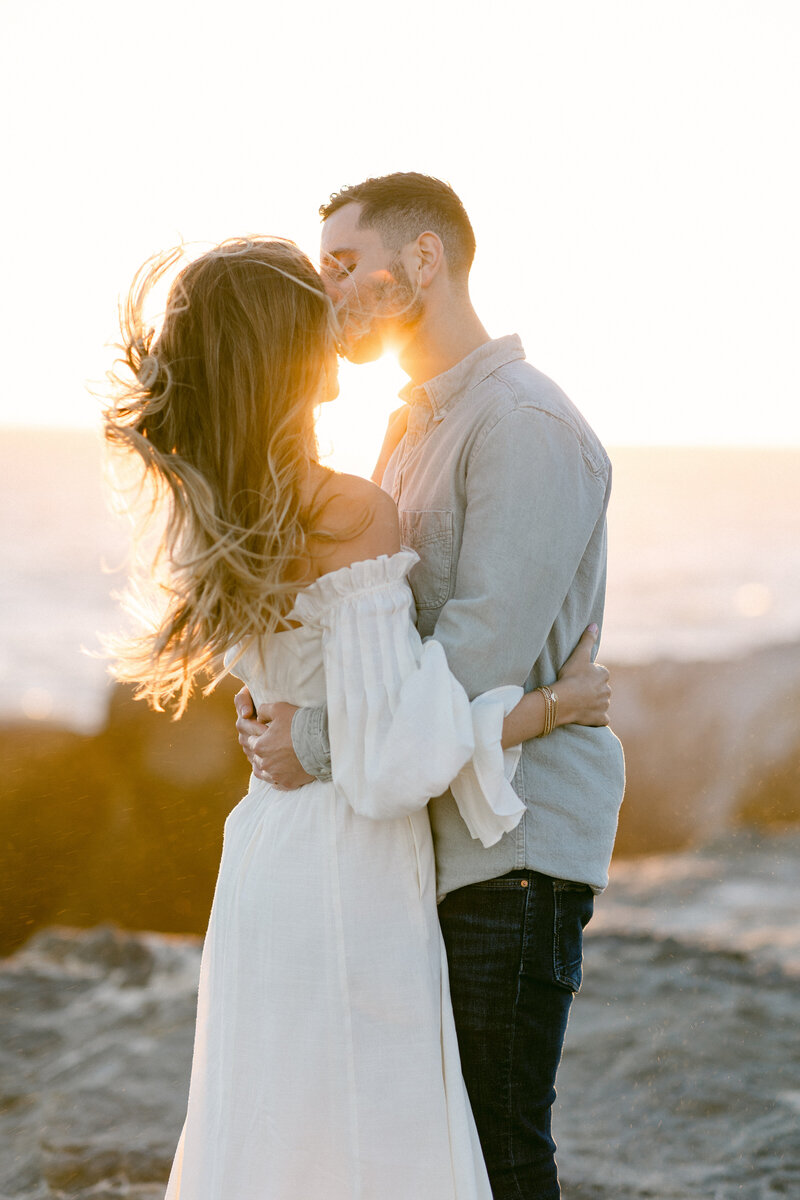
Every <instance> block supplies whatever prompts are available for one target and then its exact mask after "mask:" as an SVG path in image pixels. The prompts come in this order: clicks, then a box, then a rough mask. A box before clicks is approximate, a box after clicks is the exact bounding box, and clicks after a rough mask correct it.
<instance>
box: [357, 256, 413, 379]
mask: <svg viewBox="0 0 800 1200" xmlns="http://www.w3.org/2000/svg"><path fill="white" fill-rule="evenodd" d="M383 275H384V277H383V278H379V279H376V280H375V281H374V282H373V283H372V284H371V286H370V287H369V288H366V287H362V288H361V290H360V292H355V291H354V292H353V293H352V294H351V295H350V296H349V297H348V298H347V299H346V300H344V301H343V302H342V304H341V305H340V307H339V310H338V315H339V321H340V324H341V328H342V338H341V346H342V353H343V354H344V357H345V358H347V359H349V361H350V362H353V363H366V362H374V361H375V360H376V359H378V358H380V356H381V355H382V354H383V353H384V351H386V350H389V349H392V348H394V347H395V346H396V344H397V343H398V342H404V341H406V340H407V337H408V334H409V333H410V332H411V331H412V330H413V329H414V327H415V326H417V325H419V322H420V320H421V318H422V312H423V303H422V296H421V294H420V290H419V288H415V287H414V286H413V285H412V283H411V280H410V279H409V277H408V273H407V271H406V269H405V267H404V266H403V264H402V262H401V261H400V258H399V257H397V258H395V259H394V260H393V261H392V262H391V263H390V265H389V267H388V269H387V270H386V271H385V272H384V273H383Z"/></svg>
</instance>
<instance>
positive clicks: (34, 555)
mask: <svg viewBox="0 0 800 1200" xmlns="http://www.w3.org/2000/svg"><path fill="white" fill-rule="evenodd" d="M611 457H612V461H613V463H614V493H613V499H612V507H611V511H610V515H609V576H608V598H607V605H606V619H605V627H604V631H603V643H602V652H601V658H602V659H603V660H604V661H606V662H608V663H611V664H613V663H614V662H622V661H624V662H642V663H646V662H649V661H652V660H654V659H660V658H673V659H684V660H688V659H719V658H728V657H732V656H736V655H738V654H741V653H742V652H744V651H746V650H748V649H751V648H753V647H756V646H759V645H765V644H769V643H773V642H786V641H794V640H797V639H798V638H800V450H760V449H759V450H739V449H711V450H709V449H666V448H642V449H635V448H624V449H618V450H612V451H611ZM128 542H129V526H128V525H127V523H126V522H125V521H124V520H122V519H120V518H119V517H114V516H112V515H111V513H110V511H109V508H108V505H107V501H106V498H105V494H104V484H103V476H102V469H101V450H100V446H99V442H98V440H97V438H96V437H94V436H93V435H92V434H89V433H83V432H63V431H60V432H57V433H49V432H28V431H19V430H13V431H11V430H4V431H2V433H1V434H0V554H1V555H2V563H3V571H2V578H3V583H2V589H1V590H0V719H3V720H9V719H14V718H19V717H23V716H25V717H29V718H38V719H46V720H48V721H54V722H56V723H58V724H60V725H64V726H66V727H68V728H72V729H76V730H84V731H87V732H88V731H91V730H94V729H96V728H98V727H99V726H100V725H102V722H103V719H104V715H105V711H106V705H107V702H108V686H109V685H108V682H107V679H106V675H105V668H104V665H103V663H102V662H101V661H99V660H97V659H95V658H92V657H90V653H91V652H92V651H94V652H96V651H97V650H98V649H99V643H98V639H97V633H98V630H101V631H112V630H114V629H115V628H118V627H119V625H120V617H119V614H118V611H117V608H116V605H115V601H114V600H113V598H112V592H113V591H114V590H115V589H119V588H120V587H121V586H122V583H123V582H124V563H125V559H126V554H127V547H128ZM87 652H89V653H87Z"/></svg>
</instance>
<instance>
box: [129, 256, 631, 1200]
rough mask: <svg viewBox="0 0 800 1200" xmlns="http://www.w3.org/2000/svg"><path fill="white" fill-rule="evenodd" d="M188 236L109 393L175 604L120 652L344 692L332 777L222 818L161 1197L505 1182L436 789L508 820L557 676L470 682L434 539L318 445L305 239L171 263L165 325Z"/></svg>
mask: <svg viewBox="0 0 800 1200" xmlns="http://www.w3.org/2000/svg"><path fill="white" fill-rule="evenodd" d="M175 258H176V256H175V255H168V256H166V257H163V258H161V259H159V260H156V261H155V262H154V263H151V264H150V265H148V267H146V268H145V269H144V271H143V273H142V275H141V276H140V277H139V279H138V280H137V281H136V283H135V284H134V288H133V289H132V292H131V297H130V299H129V301H128V305H127V307H126V310H125V314H124V321H123V337H124V358H125V362H126V364H127V366H128V368H129V369H130V371H131V373H132V377H133V382H128V383H123V384H121V385H120V392H119V395H118V397H117V399H116V401H115V402H114V404H113V405H112V406H111V407H110V408H109V409H108V410H107V412H106V436H107V438H108V439H109V441H110V442H111V443H112V444H113V445H116V446H119V447H122V448H123V449H125V450H126V451H130V452H134V453H136V454H138V455H139V456H140V458H141V459H142V460H143V462H144V465H145V467H146V470H147V473H148V475H149V477H150V479H151V480H152V482H153V483H154V484H155V486H156V496H157V497H158V496H160V495H163V494H165V498H166V500H167V502H168V503H167V518H166V525H165V527H164V533H163V536H162V538H161V540H160V544H159V554H158V556H157V558H158V563H157V569H156V571H155V572H154V573H153V574H152V575H151V578H156V579H158V581H159V586H160V589H161V596H162V608H161V611H158V612H157V613H156V616H155V619H154V621H153V623H152V625H151V627H150V628H149V629H148V630H146V631H145V632H144V633H143V634H142V635H141V636H139V637H138V638H136V639H132V640H129V641H127V642H126V643H124V644H121V645H119V646H118V647H117V661H116V673H117V675H118V677H119V678H120V679H125V680H128V681H134V682H136V683H137V684H138V687H139V694H140V695H142V696H146V697H147V698H148V699H149V700H150V702H151V703H152V704H154V705H155V706H160V705H161V704H162V703H163V702H165V701H172V702H174V703H175V705H176V708H177V713H178V715H179V714H180V712H182V710H183V707H184V706H185V703H186V700H187V698H188V695H189V693H190V691H191V688H192V685H193V683H194V681H195V680H196V678H197V677H198V675H199V674H201V673H205V674H206V675H209V676H210V678H211V683H212V685H213V683H214V682H215V681H216V679H218V678H219V677H220V675H221V674H222V673H224V668H223V667H222V666H221V660H222V657H223V655H225V654H226V653H227V663H228V667H229V669H231V670H234V671H235V673H236V674H237V675H239V676H240V677H241V678H242V679H244V681H245V682H246V684H247V686H248V687H249V689H250V692H251V694H252V696H253V699H254V700H255V702H256V704H259V703H262V702H266V701H269V700H272V699H279V698H280V699H284V700H290V701H291V702H292V703H294V704H298V705H305V704H310V705H316V704H320V703H322V702H324V701H327V704H328V709H329V724H330V739H331V755H332V762H333V775H334V780H333V782H332V783H324V782H319V781H316V780H315V781H314V782H312V783H309V784H308V785H307V786H305V787H303V788H301V789H299V790H298V791H295V792H291V793H289V792H283V791H278V790H277V789H275V788H273V787H271V786H270V785H269V784H268V783H266V782H264V781H261V780H258V779H256V778H255V777H254V778H252V779H251V784H250V790H249V791H248V794H247V796H245V798H244V799H243V800H242V801H241V803H240V804H238V805H237V806H236V808H235V809H234V810H233V811H232V812H231V814H230V815H229V817H228V819H227V821H226V824H225V838H224V846H223V853H222V861H221V864H220V872H219V878H218V881H217V888H216V893H215V897H214V903H213V907H212V912H211V917H210V921H209V929H208V934H207V936H206V941H205V945H204V949H203V958H202V965H201V974H200V988H199V997H198V1016H197V1030H196V1040H195V1052H194V1060H193V1065H192V1077H191V1084H190V1092H189V1103H188V1109H187V1117H186V1123H185V1126H184V1130H183V1133H182V1135H181V1139H180V1143H179V1146H178V1151H177V1153H176V1156H175V1161H174V1164H173V1169H172V1174H171V1177H170V1182H169V1186H168V1190H167V1197H168V1200H299V1197H306V1196H309V1197H310V1196H314V1197H324V1198H325V1200H345V1198H347V1200H351V1198H353V1200H355V1198H357V1197H358V1198H360V1200H378V1198H379V1200H410V1198H411V1197H413V1198H414V1200H490V1196H491V1192H490V1189H489V1184H488V1180H487V1177H486V1172H485V1168H484V1165H483V1160H482V1157H481V1153H480V1147H479V1144H478V1140H477V1135H476V1132H475V1127H474V1123H473V1121H472V1116H471V1113H470V1110H469V1104H468V1101H467V1098H466V1093H465V1089H464V1085H463V1081H462V1079H461V1074H460V1066H459V1061H458V1050H457V1045H456V1039H455V1030H454V1027H453V1018H452V1011H451V1009H450V1004H449V996H448V991H447V971H446V964H445V962H444V956H443V950H442V943H441V937H440V934H439V928H438V922H437V918H436V903H435V884H434V863H433V851H432V844H431V837H430V829H429V826H428V820H427V813H426V809H425V805H426V802H427V799H428V797H429V796H430V795H433V794H438V793H440V792H442V791H443V790H444V789H445V788H446V787H447V786H448V784H451V787H452V790H453V793H454V795H455V797H456V801H457V803H458V805H459V808H460V811H461V814H462V816H463V818H464V820H465V821H466V823H467V825H468V827H469V829H470V831H471V833H472V834H473V836H474V837H480V838H481V840H482V841H483V842H484V844H485V845H491V844H492V843H493V842H494V841H496V840H498V839H499V837H501V836H502V834H503V833H504V832H506V831H507V830H509V829H511V828H513V827H514V826H515V825H516V824H517V822H518V821H519V818H520V816H521V813H522V811H523V807H522V805H521V803H520V801H519V800H518V798H517V796H516V795H515V793H514V791H513V789H512V788H511V786H510V784H509V782H508V780H509V778H510V776H511V775H512V774H513V770H514V766H515V759H516V755H515V753H514V752H513V750H507V751H505V752H504V750H503V746H514V745H516V744H518V743H519V742H520V741H521V740H522V739H524V738H526V737H532V736H539V735H541V734H542V733H544V732H545V730H546V729H547V728H548V727H549V724H550V723H551V722H552V718H553V716H554V713H553V707H552V701H551V700H550V699H549V698H548V697H547V696H546V695H544V694H543V693H542V691H539V692H538V693H532V694H530V695H528V696H525V697H521V689H520V688H501V689H497V690H496V691H494V692H490V693H487V694H486V695H485V696H481V697H478V698H477V700H475V701H474V702H473V704H472V705H470V703H469V701H468V699H467V697H466V694H465V693H464V691H463V689H462V688H461V687H460V685H459V684H458V683H457V681H456V680H455V679H454V678H453V677H452V676H451V675H450V673H449V671H448V669H447V664H446V662H445V659H444V655H443V651H442V649H441V647H440V646H439V645H438V644H437V643H436V642H428V643H426V645H425V646H423V645H422V644H421V642H420V639H419V636H418V634H417V633H416V630H415V628H414V626H413V624H412V621H411V619H410V609H411V593H410V590H409V588H408V584H407V583H406V575H407V572H408V570H409V569H410V567H411V566H412V565H413V563H414V562H415V561H416V555H414V554H413V553H412V552H410V551H404V550H402V548H401V545H400V540H399V533H398V520H397V513H396V510H395V507H394V505H393V503H392V501H391V500H390V498H389V497H388V496H387V495H385V494H384V493H383V492H381V491H380V489H379V488H377V487H376V486H375V485H374V484H372V483H369V482H367V481H365V480H362V479H358V478H356V477H353V476H342V475H336V474H335V473H333V472H331V471H329V470H326V469H324V468H323V467H321V466H320V464H319V462H318V460H317V453H316V446H315V442H314V429H313V412H314V408H315V406H316V405H317V404H318V403H319V402H320V401H322V400H324V399H328V398H331V397H332V395H333V394H335V378H336V345H335V340H334V334H333V331H332V322H331V316H330V306H329V303H328V301H327V299H326V297H325V293H324V290H323V288H322V284H321V281H320V279H319V277H318V276H317V274H316V273H315V272H314V270H313V268H312V267H311V264H310V263H309V262H308V260H307V259H306V258H305V257H304V256H303V255H302V254H301V253H300V252H299V251H298V250H297V248H296V247H294V246H293V245H292V244H291V243H288V242H284V241H279V240H276V239H255V240H251V241H231V242H227V243H224V244H223V245H221V246H219V247H217V248H216V249H215V250H213V251H211V252H209V253H208V254H205V255H203V256H202V257H201V258H199V259H197V260H196V261H194V262H192V263H190V264H189V265H188V266H187V267H185V268H184V270H183V271H182V272H181V274H180V275H179V276H178V278H177V280H176V281H175V283H174V284H173V286H172V288H171V291H170V295H169V299H168V302H167V309H166V315H165V318H164V323H163V327H162V329H161V331H160V333H159V336H158V338H157V339H155V337H154V335H153V332H152V331H151V330H148V329H146V328H145V325H144V321H143V306H144V303H145V301H146V299H147V296H148V294H149V292H150V291H151V289H152V287H153V285H154V284H155V283H157V282H158V281H159V280H160V279H161V277H162V276H163V275H164V273H165V272H166V271H167V270H168V269H169V268H170V267H171V266H172V265H173V263H174V262H175ZM592 641H593V636H592V635H591V634H587V635H585V637H584V639H582V644H581V646H580V647H579V651H577V652H576V654H575V655H573V657H572V658H571V659H570V660H569V662H568V663H567V664H566V666H565V669H564V671H563V672H562V673H561V675H560V676H559V686H558V700H559V704H558V720H559V723H567V722H569V721H580V722H583V723H587V724H588V723H593V724H604V723H605V721H606V710H607V696H608V688H607V686H606V673H605V672H604V670H603V669H602V668H596V667H592V666H591V664H590V662H589V651H590V648H591V643H592ZM451 781H452V783H451Z"/></svg>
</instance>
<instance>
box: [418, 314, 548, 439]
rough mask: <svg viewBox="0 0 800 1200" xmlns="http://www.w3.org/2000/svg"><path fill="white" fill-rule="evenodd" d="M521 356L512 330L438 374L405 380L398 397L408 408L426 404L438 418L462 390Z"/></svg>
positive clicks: (516, 337)
mask: <svg viewBox="0 0 800 1200" xmlns="http://www.w3.org/2000/svg"><path fill="white" fill-rule="evenodd" d="M524 357H525V351H524V349H523V347H522V341H521V340H520V338H519V336H518V335H517V334H516V333H512V334H509V335H508V336H507V337H501V338H494V339H493V340H492V341H490V342H484V344H483V345H482V346H478V348H477V350H473V351H472V353H471V354H468V355H467V357H466V358H462V359H461V362H457V363H456V365H455V366H454V367H450V369H449V371H443V372H442V374H441V375H435V376H434V378H433V379H428V380H427V382H425V383H421V384H418V385H417V386H416V387H415V386H414V385H413V384H412V383H407V384H406V385H405V387H404V388H401V390H400V393H399V395H400V399H401V400H405V402H406V404H410V405H412V407H413V406H415V405H417V404H427V405H429V406H430V407H431V408H432V409H433V416H434V420H437V421H439V420H441V418H442V417H443V416H444V415H445V413H446V412H447V411H448V409H450V408H452V406H453V404H455V402H456V400H458V399H459V397H460V396H462V395H463V394H464V393H465V392H468V391H470V390H471V389H472V388H474V387H477V385H478V384H479V383H482V382H483V380H484V379H487V378H488V377H489V376H490V375H491V374H492V372H493V371H496V370H497V369H498V368H499V367H504V366H505V365H506V363H510V362H514V361H515V360H516V359H520V358H524Z"/></svg>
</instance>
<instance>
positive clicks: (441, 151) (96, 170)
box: [0, 0, 800, 469]
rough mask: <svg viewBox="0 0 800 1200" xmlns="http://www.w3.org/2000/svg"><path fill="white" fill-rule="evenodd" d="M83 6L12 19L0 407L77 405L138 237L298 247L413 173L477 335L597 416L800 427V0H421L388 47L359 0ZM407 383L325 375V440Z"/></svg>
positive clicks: (646, 426)
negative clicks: (354, 203) (278, 237)
mask: <svg viewBox="0 0 800 1200" xmlns="http://www.w3.org/2000/svg"><path fill="white" fill-rule="evenodd" d="M80 7H81V13H82V20H81V24H80V32H78V30H77V27H76V25H75V23H74V21H73V15H72V12H71V10H70V9H69V8H68V7H64V6H63V5H58V4H56V3H55V0H41V2H40V3H36V4H33V5H26V6H15V7H14V8H13V9H11V8H10V7H9V8H8V9H7V11H6V13H5V14H4V24H5V28H6V34H7V36H6V38H5V40H4V44H3V47H2V49H1V50H0V67H2V71H1V72H0V79H1V80H2V82H0V88H2V92H3V99H4V105H5V109H6V111H8V112H14V113H15V114H16V117H15V120H14V122H13V123H11V124H10V126H9V128H8V129H7V131H6V133H5V135H4V136H5V141H6V148H5V164H6V168H7V170H8V178H9V179H13V180H15V182H16V186H15V187H14V188H12V189H9V191H8V192H7V193H6V195H5V196H4V200H3V204H4V210H5V211H4V230H5V233H6V237H5V246H4V254H5V271H4V280H5V286H4V289H3V293H2V298H1V299H0V328H2V330H3V334H2V336H3V338H4V341H5V345H4V349H3V364H4V387H3V389H2V406H1V407H0V422H4V423H6V424H15V425H43V426H53V425H56V426H58V425H67V426H69V425H76V426H84V427H86V426H91V425H92V424H95V423H96V420H97V405H96V402H95V401H94V400H93V399H91V398H90V397H89V396H88V395H87V392H86V390H85V387H86V383H87V382H89V383H93V382H95V381H97V380H101V379H102V378H103V375H104V372H105V370H106V368H107V366H108V365H109V355H108V352H107V351H106V350H105V349H104V344H105V343H106V342H107V341H109V340H113V338H114V334H115V304H116V299H117V296H118V295H119V294H120V292H122V291H124V289H125V288H126V286H127V284H128V283H129V281H130V279H131V277H132V275H133V273H134V271H135V270H136V268H137V266H138V265H139V264H140V262H141V261H142V260H143V259H144V258H146V257H147V256H148V255H149V254H151V253H153V252H154V251H155V250H158V249H160V248H163V247H165V246H169V245H171V244H174V242H175V241H176V240H178V239H179V238H180V237H183V238H185V239H187V240H188V241H193V240H195V239H197V240H203V241H209V240H211V241H216V240H220V239H222V238H224V237H227V236H231V235H236V234H244V233H247V232H254V231H255V232H262V233H264V232H266V233H269V232H275V233H280V234H283V235H286V236H289V237H292V238H294V239H295V240H296V241H298V242H299V244H300V245H301V246H302V247H303V248H304V249H306V250H307V251H308V252H309V253H310V254H311V255H312V257H314V258H315V257H316V255H317V250H318V236H319V222H318V218H317V216H316V211H317V207H318V205H319V204H320V202H322V201H324V200H325V199H326V198H327V197H328V195H329V194H330V192H332V191H334V190H336V189H337V188H339V187H340V186H342V185H343V184H345V183H354V182H356V181H357V180H359V179H361V178H363V177H365V176H367V175H371V174H382V173H385V172H388V171H393V170H397V169H417V170H422V171H427V172H430V173H432V174H436V175H438V176H441V177H443V178H446V179H447V180H449V181H450V182H451V183H452V184H453V186H454V187H455V189H456V190H457V191H458V192H459V194H460V195H461V196H462V198H463V200H464V202H465V204H466V207H467V210H468V211H469V213H470V215H471V217H472V220H473V224H474V227H475V230H476V235H477V240H478V255H477V259H476V263H475V268H474V272H473V286H472V291H473V297H474V301H475V304H476V307H477V309H478V312H479V313H480V314H481V316H482V317H483V319H484V322H485V324H486V325H487V327H488V329H489V331H490V333H491V334H492V335H493V336H499V335H502V334H505V333H509V332H513V331H516V332H519V333H520V334H521V336H522V339H523V342H524V344H525V346H526V349H527V352H528V356H529V358H530V359H531V361H533V362H534V363H535V364H536V365H537V366H538V367H540V368H541V369H542V370H543V371H545V373H546V374H548V375H551V376H552V377H553V378H555V379H556V380H557V381H558V382H559V383H560V384H561V385H562V387H564V389H565V390H566V391H567V393H568V394H569V395H570V397H571V398H572V399H573V400H574V401H575V402H576V403H577V404H578V406H579V407H580V408H581V409H582V411H583V412H584V413H585V414H586V416H587V417H588V419H589V420H590V422H591V423H592V424H593V425H594V426H595V427H596V428H597V430H598V432H599V433H600V435H601V437H602V438H603V440H604V441H606V442H607V443H610V444H624V443H628V444H640V443H651V444H692V443H700V444H713V443H717V444H743V445H747V444H750V445H755V444H764V445H797V444H800V404H798V395H797V370H796V362H795V358H796V355H795V351H794V349H793V343H794V341H795V339H796V330H797V327H798V301H797V289H796V286H795V280H796V278H797V276H798V267H800V250H799V249H798V240H797V238H796V236H795V233H794V232H793V231H794V230H795V226H796V213H797V211H800V194H798V179H797V176H796V172H795V170H794V166H793V158H794V155H793V154H792V153H789V152H788V148H789V147H790V146H792V145H793V142H794V132H795V129H794V127H795V118H796V112H797V110H798V74H797V71H796V61H797V42H798V31H799V30H800V10H798V8H797V6H796V5H794V4H792V3H790V2H789V0H786V2H782V0H765V2H764V3H761V4H759V5H755V4H748V3H730V2H729V0H691V2H689V0H676V3H674V4H672V5H670V6H669V8H665V7H663V6H655V5H647V4H641V3H636V2H634V0H609V2H608V3H606V4H603V5H602V6H598V5H596V4H592V3H589V0H572V2H571V3H568V4H563V5H558V6H552V5H547V6H545V5H540V4H536V3H534V4H522V3H508V4H506V5H501V6H500V9H499V10H493V14H492V18H491V20H489V19H488V17H487V18H486V19H485V20H484V19H483V18H481V20H480V24H479V25H478V24H475V25H472V24H471V23H470V21H469V20H468V19H466V18H465V16H464V10H463V9H462V8H461V7H460V6H459V7H456V6H455V5H454V4H452V3H449V2H448V3H443V4H441V5H437V6H435V7H433V8H431V6H429V5H426V6H423V5H422V4H421V3H420V2H419V0H412V3H411V4H410V5H407V6H405V8H404V15H403V20H402V22H400V24H399V26H398V24H397V23H396V22H392V23H391V25H390V26H389V25H387V30H386V34H387V36H388V34H389V29H390V28H391V45H390V47H389V46H388V45H386V44H384V43H383V42H382V40H381V37H380V36H377V35H376V29H375V10H374V8H373V7H372V6H369V5H367V4H366V2H365V0H357V2H356V3H354V4H352V5H349V6H348V7H347V10H346V11H344V10H343V11H339V10H336V9H331V8H330V6H323V5H322V4H313V5H311V6H309V5H304V6H301V7H300V8H297V9H294V10H284V11H282V12H281V14H280V16H273V15H272V14H270V13H269V12H268V10H264V9H262V8H260V7H252V8H251V7H250V5H248V4H246V3H243V2H242V0H234V2H233V3H232V4H230V5H228V6H226V8H225V9H224V12H221V10H219V9H217V8H216V7H215V6H212V5H210V4H203V3H200V4H198V5H195V6H192V7H191V9H186V8H184V7H183V6H170V5H166V6H164V5H156V4H155V3H153V2H152V0H145V3H143V4H140V5H138V6H137V8H136V16H135V19H132V17H131V13H130V11H129V10H127V9H125V10H123V9H119V8H117V7H115V6H113V5H112V6H109V5H105V4H100V3H98V2H97V0H87V2H86V3H83V4H82V5H81V6H80ZM418 28H422V29H424V30H425V38H424V44H423V45H421V46H420V45H418V44H417V42H416V33H415V30H417V29H418ZM378 46H382V50H381V51H379V50H378V49H377V47H378ZM423 64H424V66H423ZM423 78H424V82H423ZM402 382H403V377H402V373H401V372H400V371H399V369H397V368H396V367H394V366H392V365H391V364H385V365H381V366H380V367H378V366H376V367H374V368H359V369H358V370H357V371H352V372H351V371H350V370H349V369H348V368H345V369H344V370H343V373H342V398H341V400H340V401H339V402H337V405H336V406H335V408H334V409H333V410H332V411H331V412H330V413H325V415H324V418H323V420H322V425H321V432H322V437H323V441H327V442H328V443H329V444H332V445H333V447H334V455H333V457H332V458H331V459H330V461H331V462H333V463H334V464H335V465H341V466H350V467H351V468H353V469H365V466H364V464H365V462H366V461H368V460H371V459H372V458H373V457H374V452H375V451H376V450H377V445H378V443H379V440H380V437H379V435H380V431H381V429H382V426H383V422H384V420H385V417H386V415H387V414H388V412H389V411H391V409H392V408H393V407H395V406H396V404H397V401H396V389H397V386H399V385H400V384H401V383H402ZM357 447H362V449H357ZM366 469H368V468H366Z"/></svg>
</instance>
